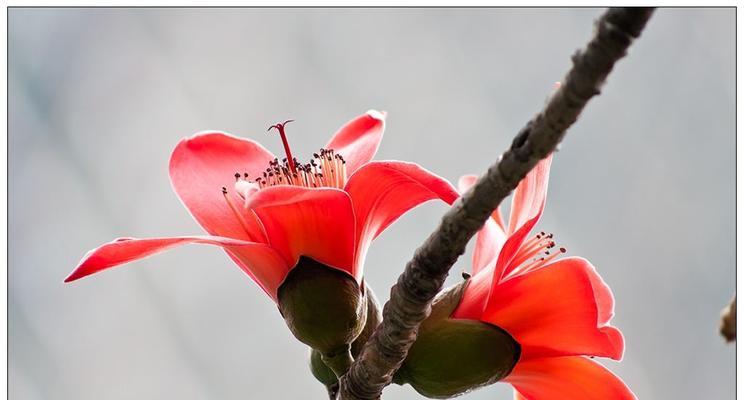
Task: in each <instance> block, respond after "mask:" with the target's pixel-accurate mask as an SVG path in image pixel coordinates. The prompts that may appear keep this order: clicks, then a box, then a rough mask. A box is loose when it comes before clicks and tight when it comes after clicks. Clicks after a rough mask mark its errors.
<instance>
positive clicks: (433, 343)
mask: <svg viewBox="0 0 744 400" xmlns="http://www.w3.org/2000/svg"><path fill="white" fill-rule="evenodd" d="M467 283H468V282H467V281H466V282H463V283H461V284H459V285H457V286H454V287H452V288H451V289H449V290H447V291H445V292H443V293H441V294H440V295H439V296H438V297H437V298H436V299H435V300H434V303H433V305H432V312H431V315H430V316H429V317H428V318H427V319H426V320H425V321H424V322H423V323H422V324H421V327H420V329H419V332H418V338H417V339H416V342H415V343H414V344H413V346H412V347H411V349H410V350H409V351H408V356H407V357H406V359H405V361H404V362H403V365H402V366H401V368H400V369H399V370H398V372H397V373H396V374H395V377H394V380H393V381H394V382H395V383H397V384H399V385H403V384H406V383H408V384H410V385H411V386H412V387H413V388H414V389H416V391H417V392H419V393H420V394H422V395H424V396H426V397H429V398H450V397H454V396H457V395H460V394H463V393H465V392H468V391H470V390H473V389H476V388H478V387H481V386H485V385H490V384H492V383H494V382H497V381H499V380H500V379H503V378H504V377H506V376H507V375H509V373H510V372H511V370H512V369H513V368H514V366H515V365H516V363H517V361H518V360H519V355H520V347H519V344H518V343H517V342H516V341H515V340H514V339H513V338H512V337H511V336H510V335H509V334H508V333H507V332H506V331H504V330H503V329H501V328H499V327H496V326H493V325H489V324H486V323H483V322H480V321H472V320H462V319H452V318H450V315H451V314H452V312H453V311H454V310H455V309H456V308H457V305H458V304H459V303H460V299H461V297H462V294H463V293H464V291H465V287H466V285H467Z"/></svg>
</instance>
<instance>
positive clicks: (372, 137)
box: [325, 110, 386, 175]
mask: <svg viewBox="0 0 744 400" xmlns="http://www.w3.org/2000/svg"><path fill="white" fill-rule="evenodd" d="M385 116H386V113H384V112H379V111H375V110H369V111H367V112H366V113H365V114H363V115H360V116H358V117H356V118H354V119H353V120H351V121H349V122H347V123H346V125H344V126H342V127H341V129H339V130H338V132H336V133H335V134H334V135H333V137H332V138H331V140H330V141H329V142H328V144H327V145H326V146H325V148H327V149H333V150H335V152H336V153H339V154H341V155H342V156H343V157H344V160H346V173H347V174H348V175H351V174H353V173H354V171H356V170H357V169H359V167H361V166H362V165H364V164H365V163H367V162H369V161H370V160H371V159H372V158H374V156H375V153H377V148H378V147H380V141H381V140H382V134H383V132H384V131H385Z"/></svg>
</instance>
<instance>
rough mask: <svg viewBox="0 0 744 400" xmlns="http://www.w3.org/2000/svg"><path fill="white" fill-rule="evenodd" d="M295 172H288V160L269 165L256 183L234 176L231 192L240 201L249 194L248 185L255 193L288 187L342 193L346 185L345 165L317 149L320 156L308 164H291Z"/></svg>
mask: <svg viewBox="0 0 744 400" xmlns="http://www.w3.org/2000/svg"><path fill="white" fill-rule="evenodd" d="M293 165H295V170H294V171H292V170H291V169H290V168H289V160H285V161H284V162H283V163H280V162H279V160H278V159H276V158H275V159H274V160H272V161H270V162H269V168H267V169H266V171H265V172H264V173H263V175H262V176H259V177H258V178H256V179H253V180H249V179H248V174H243V175H241V174H240V173H235V178H236V185H235V189H236V190H237V192H238V194H240V195H241V197H243V198H244V199H245V198H246V196H245V195H244V193H247V194H250V193H253V191H252V190H249V189H250V185H256V189H255V190H260V189H263V188H265V187H269V186H276V185H292V186H301V187H309V188H316V187H335V188H339V189H343V188H344V186H345V185H346V178H347V176H346V161H344V158H343V157H342V156H341V155H339V154H334V152H333V150H330V149H329V150H326V149H320V154H317V153H316V154H313V160H311V161H310V163H308V164H304V165H303V164H300V163H299V162H297V161H296V160H293Z"/></svg>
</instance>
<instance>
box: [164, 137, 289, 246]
mask: <svg viewBox="0 0 744 400" xmlns="http://www.w3.org/2000/svg"><path fill="white" fill-rule="evenodd" d="M273 159H274V155H273V154H271V152H269V151H268V150H266V149H265V148H264V147H263V146H261V145H260V144H258V143H256V142H254V141H252V140H249V139H243V138H238V137H235V136H232V135H229V134H227V133H222V132H206V133H198V134H196V135H194V136H192V137H189V138H185V139H183V140H181V141H180V142H179V143H178V145H177V146H176V148H175V150H173V154H172V155H171V159H170V178H171V184H172V185H173V189H174V190H175V192H176V194H177V195H178V197H179V198H180V199H181V201H182V202H183V204H184V205H185V206H186V208H187V209H188V210H189V212H190V213H191V215H192V216H193V217H194V219H196V221H197V222H198V223H199V224H200V225H201V226H202V227H203V228H204V229H205V230H206V231H207V232H208V233H209V234H211V235H216V236H224V237H231V238H236V239H244V240H249V241H254V242H265V240H266V239H265V238H264V236H263V233H262V231H261V229H260V226H259V225H258V224H257V223H256V221H255V219H254V218H252V216H251V215H246V216H245V220H246V221H247V229H246V228H244V227H243V226H242V224H241V223H240V220H239V219H238V218H236V217H235V214H234V213H233V211H232V210H231V209H230V207H229V206H228V204H227V202H226V201H225V198H224V196H223V194H222V187H226V188H228V189H229V190H230V191H231V193H229V194H228V196H235V195H234V194H233V191H232V189H233V186H234V185H235V177H234V174H235V173H236V172H240V173H244V172H246V173H248V174H249V176H251V177H254V178H255V177H257V176H258V174H259V173H263V171H264V170H265V169H266V167H267V166H268V163H269V161H271V160H273ZM234 200H235V201H236V202H237V203H238V204H240V202H242V200H241V199H240V198H239V197H237V196H235V198H234Z"/></svg>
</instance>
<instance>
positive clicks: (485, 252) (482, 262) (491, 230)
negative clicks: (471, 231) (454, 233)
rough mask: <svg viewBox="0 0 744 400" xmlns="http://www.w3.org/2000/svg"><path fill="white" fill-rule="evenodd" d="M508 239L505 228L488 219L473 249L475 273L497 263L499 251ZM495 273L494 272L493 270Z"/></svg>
mask: <svg viewBox="0 0 744 400" xmlns="http://www.w3.org/2000/svg"><path fill="white" fill-rule="evenodd" d="M505 241H506V234H505V233H504V231H503V229H501V227H500V226H499V225H498V224H497V223H496V222H495V221H494V220H493V218H491V219H489V220H487V221H486V223H485V224H484V225H483V228H481V230H480V231H478V235H477V236H476V238H475V249H473V275H476V274H478V273H479V272H480V271H481V270H482V269H484V268H485V267H487V266H488V265H495V264H496V260H497V257H498V256H499V252H500V251H501V249H502V247H503V246H504V243H505ZM492 273H493V272H492Z"/></svg>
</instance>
